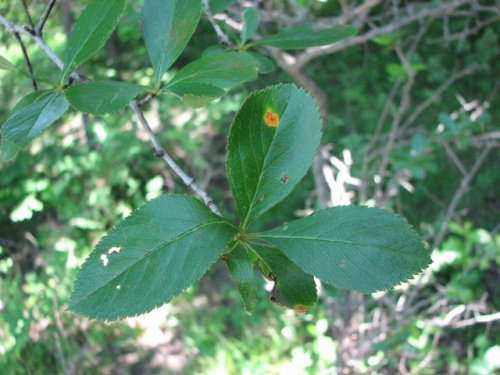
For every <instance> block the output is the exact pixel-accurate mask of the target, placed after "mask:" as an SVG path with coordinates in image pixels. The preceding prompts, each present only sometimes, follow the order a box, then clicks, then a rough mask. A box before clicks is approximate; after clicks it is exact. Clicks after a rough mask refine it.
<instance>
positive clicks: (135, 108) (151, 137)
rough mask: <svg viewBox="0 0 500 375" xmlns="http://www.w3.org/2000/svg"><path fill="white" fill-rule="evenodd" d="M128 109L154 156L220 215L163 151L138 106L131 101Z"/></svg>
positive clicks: (206, 195) (192, 181) (203, 192)
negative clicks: (161, 160) (145, 136)
mask: <svg viewBox="0 0 500 375" xmlns="http://www.w3.org/2000/svg"><path fill="white" fill-rule="evenodd" d="M129 107H130V108H132V110H133V111H134V113H135V114H136V116H137V119H138V120H139V123H140V124H141V125H142V127H143V128H144V130H146V132H147V134H148V137H149V140H150V141H151V143H152V144H153V147H154V149H155V156H158V157H161V158H162V159H163V160H165V163H167V165H168V166H169V167H170V168H171V169H172V170H173V171H174V172H175V174H176V175H177V176H179V178H180V179H181V180H182V182H183V183H184V184H185V185H186V186H187V187H188V188H190V189H191V190H192V191H193V192H194V193H195V194H196V195H197V196H199V197H200V198H201V199H202V200H203V202H205V204H206V205H207V207H208V208H210V210H212V212H213V213H215V214H217V215H220V211H219V209H218V208H217V206H216V205H215V203H214V201H213V199H212V198H211V197H210V196H209V195H208V194H207V193H206V192H205V191H204V190H203V189H201V188H200V187H199V186H198V185H197V184H196V183H195V182H194V179H193V178H192V177H189V176H188V175H187V174H186V173H185V172H184V171H183V170H182V168H181V167H180V166H179V165H178V164H177V163H176V162H175V161H174V159H172V158H171V157H170V155H169V154H168V153H167V152H166V151H165V149H164V148H163V147H162V145H161V144H160V141H159V140H158V138H157V137H156V135H155V133H154V132H153V130H152V129H151V127H150V126H149V123H148V121H147V120H146V118H145V117H144V114H143V113H142V111H141V109H140V108H139V105H138V103H137V102H136V101H132V102H130V103H129Z"/></svg>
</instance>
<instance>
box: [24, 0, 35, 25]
mask: <svg viewBox="0 0 500 375" xmlns="http://www.w3.org/2000/svg"><path fill="white" fill-rule="evenodd" d="M21 3H22V4H23V9H24V13H25V14H26V18H27V19H28V23H29V25H30V27H31V28H32V29H34V28H35V24H34V23H33V19H32V18H31V14H30V11H29V9H28V5H27V4H26V0H22V1H21Z"/></svg>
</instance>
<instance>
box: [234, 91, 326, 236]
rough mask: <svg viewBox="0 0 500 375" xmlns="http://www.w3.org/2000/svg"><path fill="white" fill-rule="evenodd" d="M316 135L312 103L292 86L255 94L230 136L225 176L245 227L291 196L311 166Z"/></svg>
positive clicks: (316, 117)
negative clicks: (226, 175) (227, 178)
mask: <svg viewBox="0 0 500 375" xmlns="http://www.w3.org/2000/svg"><path fill="white" fill-rule="evenodd" d="M320 136H321V120H320V115H319V111H318V109H317V107H316V103H315V101H314V99H313V98H312V97H311V95H309V94H308V93H307V92H305V91H304V90H302V89H299V88H298V87H296V86H295V85H291V84H288V85H277V86H272V87H268V88H266V89H264V90H261V91H256V92H254V93H253V94H252V95H250V96H249V97H248V98H247V100H246V101H245V102H244V103H243V105H242V107H241V108H240V110H239V111H238V113H237V114H236V117H235V120H234V122H233V125H232V126H231V129H230V132H229V143H228V157H227V172H228V176H229V182H230V184H231V189H232V192H233V196H234V199H235V201H236V208H237V210H238V213H239V215H240V218H241V219H242V221H243V223H244V224H243V225H244V226H245V225H246V224H247V223H248V222H249V221H250V220H252V219H254V218H255V217H256V216H258V215H260V214H262V213H263V212H265V211H267V210H268V209H269V208H271V207H273V206H274V205H275V204H277V203H278V202H280V201H281V200H283V199H284V198H285V197H286V196H287V195H288V194H290V193H291V192H292V190H293V189H294V187H295V186H296V185H297V183H298V182H299V181H300V180H301V179H302V177H304V174H305V173H306V172H307V170H308V169H309V167H310V166H311V163H312V160H313V158H314V154H315V152H316V149H317V147H318V145H319V140H320Z"/></svg>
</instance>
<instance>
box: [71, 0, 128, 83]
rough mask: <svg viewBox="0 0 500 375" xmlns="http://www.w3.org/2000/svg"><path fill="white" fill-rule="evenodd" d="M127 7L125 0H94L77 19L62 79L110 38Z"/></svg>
mask: <svg viewBox="0 0 500 375" xmlns="http://www.w3.org/2000/svg"><path fill="white" fill-rule="evenodd" d="M124 9H125V0H106V1H102V0H92V1H91V2H90V3H89V5H87V7H86V8H85V10H84V11H83V13H82V14H81V16H80V17H79V18H78V20H77V21H76V24H75V26H74V27H73V31H72V32H71V35H70V37H69V40H68V47H67V49H66V54H65V56H64V68H63V70H62V80H64V79H65V78H66V77H67V76H68V74H69V73H70V72H71V71H72V70H74V69H75V68H76V67H77V66H78V65H80V64H82V63H84V62H85V61H87V60H88V59H89V58H90V57H92V55H93V54H94V53H95V52H96V51H97V50H99V49H100V48H101V47H102V46H103V45H104V44H105V43H106V41H107V40H108V38H109V36H110V35H111V33H112V32H113V30H114V29H115V28H116V25H118V22H119V20H120V17H121V15H122V13H123V10H124Z"/></svg>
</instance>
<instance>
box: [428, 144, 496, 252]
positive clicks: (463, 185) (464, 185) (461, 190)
mask: <svg viewBox="0 0 500 375" xmlns="http://www.w3.org/2000/svg"><path fill="white" fill-rule="evenodd" d="M492 149H493V144H488V145H487V146H486V147H485V148H484V149H483V151H481V154H479V156H478V158H477V159H476V162H475V163H474V165H473V166H472V168H471V169H470V171H469V172H468V173H467V174H466V175H465V176H464V177H463V178H462V181H461V182H460V186H459V187H458V190H457V191H456V192H455V194H454V195H453V198H452V200H451V202H450V205H449V206H448V210H447V211H446V216H445V219H444V220H443V223H442V224H441V227H440V229H439V232H438V234H437V235H436V238H435V239H434V243H433V244H432V248H433V249H435V248H437V247H438V246H439V245H440V244H441V241H442V240H443V238H444V236H445V234H446V231H447V230H448V224H449V223H450V220H451V218H452V217H453V215H454V213H455V210H456V208H457V206H458V203H459V202H460V200H461V199H462V196H463V195H464V194H465V193H466V192H467V190H469V187H470V183H471V182H472V180H473V179H474V177H475V176H476V174H477V172H478V171H479V168H481V165H482V164H483V162H484V161H485V160H486V157H487V156H488V154H489V153H490V151H491V150H492Z"/></svg>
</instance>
